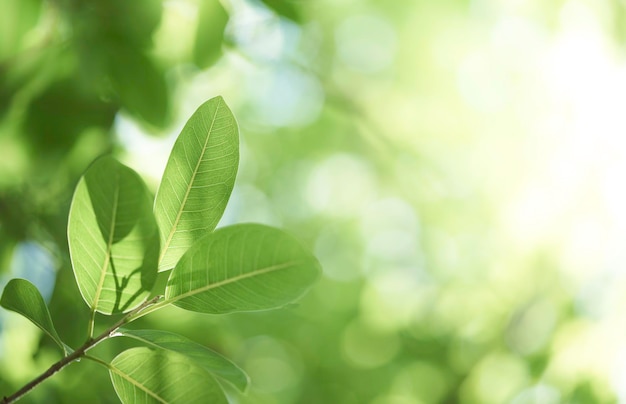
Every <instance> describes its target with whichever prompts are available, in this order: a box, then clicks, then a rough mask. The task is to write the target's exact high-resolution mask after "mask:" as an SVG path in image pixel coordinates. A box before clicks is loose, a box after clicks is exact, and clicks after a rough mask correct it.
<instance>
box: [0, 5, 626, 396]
mask: <svg viewBox="0 0 626 404" xmlns="http://www.w3.org/2000/svg"><path fill="white" fill-rule="evenodd" d="M624 15H625V7H624V2H623V1H618V0H552V1H540V0H532V1H525V2H524V1H495V0H492V1H489V0H480V1H479V0H447V1H437V2H433V1H425V0H420V1H407V0H404V1H395V2H385V1H378V0H368V1H356V0H342V1H327V0H319V1H303V0H302V1H292V0H272V1H269V0H268V1H265V0H263V1H261V0H230V1H223V2H217V1H203V0H168V1H160V0H135V1H124V0H114V1H111V0H108V1H104V0H102V1H101V0H98V1H90V2H84V1H75V0H47V1H44V0H3V2H2V12H1V13H0V264H2V265H1V266H0V274H2V278H1V282H0V283H1V284H5V283H6V282H7V281H8V279H10V278H12V277H24V278H28V279H30V280H31V281H32V282H33V283H34V284H36V285H37V286H38V287H39V289H40V290H41V291H42V293H43V295H44V297H46V298H49V299H50V300H49V301H50V306H51V313H52V317H53V319H54V320H55V322H56V326H57V329H58V331H59V334H60V335H61V337H62V338H63V339H64V340H65V341H67V342H68V343H70V344H71V345H73V346H77V345H78V344H80V343H82V342H83V340H84V338H85V332H86V324H87V320H88V318H87V317H88V313H87V312H86V309H84V308H83V305H82V304H81V301H80V296H79V294H78V289H77V287H76V285H75V282H74V279H73V277H72V274H71V269H70V267H69V261H68V254H67V242H66V222H65V221H66V218H67V212H68V210H69V201H70V199H71V192H72V190H73V188H74V186H75V184H76V182H77V180H78V178H79V176H80V175H81V173H82V172H83V171H84V170H85V168H86V167H87V166H88V164H89V163H90V162H91V161H93V160H94V158H95V157H97V156H99V155H101V154H104V153H114V154H115V155H116V156H117V157H120V158H122V159H123V160H124V161H125V162H126V163H127V164H129V165H130V166H132V167H133V168H135V169H137V170H139V171H140V172H142V173H143V174H145V175H147V176H148V177H149V178H153V179H157V178H159V177H160V175H161V173H162V171H163V168H164V166H165V158H166V157H167V155H168V154H169V151H170V148H171V145H172V142H173V138H174V136H175V134H177V133H178V131H179V129H180V127H181V125H182V123H183V122H184V121H185V120H186V119H187V118H188V116H189V115H190V113H191V112H192V111H193V110H195V108H196V107H197V106H198V105H199V104H200V103H201V102H202V101H204V100H206V99H208V98H211V97H213V96H215V95H218V94H222V95H223V96H224V97H225V99H226V100H227V102H228V103H229V105H232V106H233V112H234V113H235V116H236V117H237V119H238V121H239V125H240V129H241V137H242V139H241V141H242V150H241V152H242V156H241V163H240V171H239V177H238V182H237V184H236V186H235V190H234V193H233V198H232V201H231V205H230V207H229V209H228V210H227V213H226V215H225V217H224V219H223V221H222V224H227V223H232V222H242V221H256V222H262V223H268V224H272V225H277V226H282V227H284V228H286V229H287V230H289V231H290V232H292V233H294V234H295V235H297V236H298V237H299V238H300V239H302V240H303V241H304V242H305V243H306V244H308V245H309V246H311V247H313V248H314V249H315V252H316V255H317V256H318V257H319V259H320V260H321V262H322V264H323V267H324V274H325V275H324V277H323V279H322V280H321V281H320V282H319V283H318V285H317V286H316V287H315V288H314V289H313V290H312V291H311V293H309V295H307V297H306V298H305V299H304V300H303V301H302V302H301V303H300V304H299V305H297V306H295V307H290V308H288V309H285V310H279V311H272V312H266V313H261V314H258V313H257V314H236V315H229V316H223V317H214V316H199V315H196V314H189V313H185V312H181V311H180V310H176V309H175V308H172V309H171V310H170V309H167V310H166V311H164V312H163V313H155V314H154V315H151V316H148V317H146V318H144V319H142V320H141V321H143V324H141V325H143V326H145V327H156V324H159V328H163V327H165V328H168V329H169V328H170V327H171V329H172V330H174V329H175V330H177V331H181V330H182V331H183V333H184V334H185V335H186V336H187V337H189V338H191V339H193V340H195V341H197V342H199V343H202V344H205V345H207V346H209V347H211V348H213V349H215V350H216V351H218V352H223V353H224V354H225V355H226V356H228V357H230V358H233V359H234V360H235V361H236V362H237V363H238V364H240V365H241V366H242V367H243V368H244V369H245V370H246V371H247V372H248V373H249V374H250V376H251V378H252V387H251V389H250V391H249V392H248V394H247V395H240V394H238V393H237V392H235V391H233V392H231V393H230V394H231V398H232V400H233V401H234V402H241V403H262V404H263V403H267V404H273V403H324V402H328V403H348V404H349V403H372V404H383V403H384V404H387V403H389V404H409V403H410V404H414V403H439V402H446V403H453V402H461V403H474V402H480V403H501V402H512V403H516V404H520V403H560V402H567V403H596V402H616V401H619V400H624V399H625V397H626V382H625V380H626V367H625V366H624V361H623V356H624V352H626V339H624V335H626V326H625V325H624V321H623V318H624V314H625V313H626V299H624V296H626V293H625V292H626V282H625V279H626V278H625V277H624V273H625V272H624V264H623V263H624V262H626V253H625V252H624V251H625V250H624V248H623V245H624V241H625V240H626V215H624V209H623V206H624V204H625V203H626V193H624V192H623V191H621V189H623V185H622V184H623V176H624V173H625V172H626V163H625V162H626V145H625V144H624V142H623V140H620V139H622V138H623V133H624V131H625V130H626V124H625V123H624V120H623V118H622V116H623V111H622V109H623V105H625V103H626V100H625V99H624V98H626V91H624V90H625V89H626V79H625V78H624V73H623V72H624V71H626V56H625V54H624V43H625V42H624ZM154 183H155V182H154V181H153V185H154ZM153 190H154V189H153ZM46 291H48V293H46ZM168 310H169V311H168ZM138 326H140V325H138ZM0 342H1V343H0V392H2V394H5V393H8V392H12V391H13V390H15V389H17V388H18V387H19V386H21V385H22V384H24V383H25V382H27V381H28V380H30V379H31V378H33V377H34V376H36V375H37V374H38V373H40V372H42V371H43V370H44V369H45V368H47V366H48V365H49V364H50V363H52V362H53V361H54V360H55V359H56V358H58V357H59V352H58V351H57V350H56V349H55V347H54V345H53V342H51V341H49V340H48V339H46V338H45V337H43V336H42V335H41V333H40V332H39V331H38V330H36V329H34V327H32V326H30V325H29V324H27V323H25V322H23V321H21V320H20V319H19V318H17V317H16V316H13V315H10V314H8V313H6V312H4V311H3V312H2V313H0ZM116 344H118V345H117V346H116ZM132 345H133V343H132V342H129V341H123V340H120V341H116V340H114V341H112V342H108V343H107V345H104V344H103V345H101V346H98V347H97V351H98V352H96V355H98V356H100V357H103V358H108V359H110V358H112V357H113V356H114V354H115V353H116V352H118V351H119V349H118V348H119V347H120V346H123V347H129V346H132ZM83 362H84V361H83ZM106 378H108V375H106V372H103V371H101V370H100V369H99V368H97V367H96V366H95V365H93V364H91V363H82V362H81V363H80V364H77V365H73V366H71V367H69V368H67V369H66V370H63V372H61V373H60V374H58V375H56V376H55V377H54V378H52V379H50V380H49V381H47V382H45V383H44V384H43V385H42V386H40V387H39V388H38V389H36V390H34V391H33V392H32V393H30V395H29V396H27V397H26V398H25V399H24V402H46V403H53V402H104V403H106V402H116V398H115V395H114V393H113V391H112V388H111V386H110V383H108V382H105V379H106Z"/></svg>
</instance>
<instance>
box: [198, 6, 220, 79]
mask: <svg viewBox="0 0 626 404" xmlns="http://www.w3.org/2000/svg"><path fill="white" fill-rule="evenodd" d="M198 19H199V21H198V28H197V29H196V40H195V42H194V48H193V61H194V63H195V64H196V66H198V67H200V68H201V69H204V68H207V67H209V66H210V65H212V64H213V63H215V62H216V61H217V60H218V59H219V57H220V56H221V55H222V41H223V40H224V29H226V24H227V23H228V13H227V12H226V10H224V6H222V3H220V2H219V1H218V0H213V1H202V2H201V4H200V15H199V16H198Z"/></svg>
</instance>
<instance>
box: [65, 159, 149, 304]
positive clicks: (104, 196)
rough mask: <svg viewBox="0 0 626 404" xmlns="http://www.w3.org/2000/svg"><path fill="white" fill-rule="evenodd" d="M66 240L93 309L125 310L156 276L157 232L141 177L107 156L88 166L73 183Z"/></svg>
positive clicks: (143, 296) (142, 297)
mask: <svg viewBox="0 0 626 404" xmlns="http://www.w3.org/2000/svg"><path fill="white" fill-rule="evenodd" d="M68 239H69V246H70V257H71V260H72V267H73V269H74V276H75V277H76V282H77V283H78V287H79V289H80V293H81V295H82V296H83V299H84V300H85V302H87V304H88V305H89V307H91V309H92V311H98V312H100V313H103V314H112V313H119V312H127V311H129V310H132V309H133V308H135V307H136V306H138V305H139V304H141V303H142V302H143V301H144V300H145V299H146V297H147V296H148V295H149V293H150V290H151V289H152V286H153V285H154V281H155V279H156V273H157V271H156V255H157V251H158V232H157V229H156V222H155V220H154V217H153V215H152V209H151V201H150V197H149V194H148V191H147V190H146V187H145V185H144V183H143V181H142V180H141V178H140V177H139V176H138V175H137V173H135V172H134V171H133V170H131V169H130V168H128V167H126V166H124V165H122V164H121V163H119V162H117V161H116V160H115V159H113V158H111V157H103V158H100V159H99V160H97V161H96V162H95V163H94V164H92V165H91V167H89V169H88V170H87V172H86V173H85V175H84V176H83V177H82V178H81V179H80V181H79V183H78V185H77V186H76V191H75V193H74V198H73V200H72V206H71V208H70V215H69V224H68Z"/></svg>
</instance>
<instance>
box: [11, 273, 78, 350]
mask: <svg viewBox="0 0 626 404" xmlns="http://www.w3.org/2000/svg"><path fill="white" fill-rule="evenodd" d="M0 306H2V307H4V308H5V309H7V310H11V311H14V312H16V313H20V314H21V315H23V316H24V317H26V318H27V319H29V320H30V321H32V322H33V324H35V325H36V326H37V327H39V328H41V330H42V331H43V332H45V333H46V334H48V335H49V336H50V338H52V339H53V340H54V342H56V343H57V344H59V346H60V347H61V349H63V351H64V352H65V353H66V354H68V353H69V352H70V349H69V348H68V347H67V346H66V345H65V344H64V343H63V341H61V338H60V337H59V334H57V331H56V329H55V328H54V324H53V323H52V318H51V317H50V312H49V311H48V306H46V303H45V302H44V300H43V297H42V296H41V293H39V290H38V289H37V288H36V287H35V285H33V284H32V283H30V282H29V281H27V280H25V279H11V280H10V281H9V283H7V285H6V286H5V287H4V291H3V292H2V298H0Z"/></svg>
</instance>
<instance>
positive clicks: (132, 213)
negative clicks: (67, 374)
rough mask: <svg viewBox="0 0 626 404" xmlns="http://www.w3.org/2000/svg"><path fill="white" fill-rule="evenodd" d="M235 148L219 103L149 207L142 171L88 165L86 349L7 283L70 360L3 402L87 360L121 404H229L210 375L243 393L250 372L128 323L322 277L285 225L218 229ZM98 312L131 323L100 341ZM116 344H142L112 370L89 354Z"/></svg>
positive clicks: (280, 293)
mask: <svg viewBox="0 0 626 404" xmlns="http://www.w3.org/2000/svg"><path fill="white" fill-rule="evenodd" d="M238 147H239V146H238V130H237V125H236V122H235V119H234V117H233V115H232V113H231V112H230V110H229V108H228V107H227V106H226V104H225V103H224V101H223V99H222V98H221V97H216V98H213V99H211V100H209V101H207V102H206V103H204V104H203V105H201V106H200V107H199V108H198V110H197V111H196V112H195V113H194V114H193V115H192V117H191V118H190V119H189V121H188V122H187V124H186V125H185V127H184V128H183V130H182V132H181V134H180V136H179V137H178V139H177V141H176V143H175V144H174V147H173V150H172V153H171V155H170V158H169V160H168V163H167V166H166V168H165V171H164V174H163V178H162V181H161V184H160V186H159V189H158V192H157V195H156V198H155V201H154V204H152V202H151V197H150V195H149V193H148V191H147V188H146V187H145V185H144V183H143V181H142V180H141V178H140V177H139V175H137V174H136V173H135V172H134V171H133V170H132V169H130V168H128V167H126V166H124V165H122V164H121V163H119V162H118V161H116V160H115V159H113V158H111V157H102V158H100V159H98V160H97V161H96V162H94V163H93V164H92V165H91V166H90V167H89V169H88V170H87V172H86V173H85V174H84V175H83V177H82V178H81V180H80V181H79V183H78V185H77V187H76V190H75V193H74V197H73V200H72V205H71V208H70V213H69V224H68V241H69V250H70V257H71V262H72V267H73V271H74V276H75V278H76V282H77V284H78V287H79V290H80V293H81V295H82V297H83V299H84V301H85V302H86V303H87V305H88V306H89V308H90V311H91V319H90V321H89V324H88V339H87V342H86V343H85V344H84V345H83V346H81V347H79V348H76V350H73V349H72V348H70V347H69V346H67V345H66V344H65V343H64V342H63V341H61V338H60V337H59V335H58V333H57V332H56V330H55V327H54V325H53V322H52V319H51V316H50V314H49V312H48V309H47V307H46V305H45V303H44V300H43V298H42V297H41V295H40V294H39V292H38V290H37V288H36V287H35V286H33V285H32V284H30V283H29V282H28V281H26V280H22V279H14V280H12V281H10V282H9V283H8V284H7V286H6V287H5V289H4V292H3V294H2V298H1V300H0V304H1V305H2V306H3V307H4V308H6V309H9V310H13V311H15V312H18V313H20V314H22V315H24V316H25V317H27V318H28V319H30V320H31V321H32V322H33V323H34V324H36V325H37V326H38V327H40V328H41V329H42V330H43V331H44V332H45V333H47V334H48V335H49V336H50V337H51V338H52V339H53V340H54V341H55V342H56V343H57V344H58V345H59V346H60V347H61V349H63V351H64V354H65V357H64V358H63V359H62V360H61V361H59V362H57V363H56V364H54V365H53V366H52V367H51V368H50V369H49V370H48V371H47V372H46V373H44V374H43V375H42V376H40V378H38V379H36V380H35V381H34V382H33V383H31V385H29V386H25V388H24V389H22V390H20V392H18V393H16V394H15V395H13V396H11V397H9V398H5V402H10V401H11V400H12V399H16V398H19V397H20V396H21V395H22V394H24V393H25V392H26V391H28V389H30V388H32V387H34V385H36V384H37V383H38V382H37V380H39V379H41V380H43V379H45V378H47V377H49V376H51V375H52V374H53V373H54V372H56V371H57V370H60V369H61V368H62V367H63V366H65V365H67V364H69V363H71V362H73V361H75V360H77V359H80V358H81V357H85V358H88V359H91V360H93V361H95V362H97V363H100V364H102V365H103V366H105V367H106V368H107V369H108V370H109V373H110V376H111V381H112V383H113V386H114V388H115V391H116V392H117V394H118V396H119V398H120V399H121V400H122V401H123V402H138V401H140V402H181V403H182V402H185V403H186V402H195V401H199V400H202V401H207V402H215V403H226V402H227V400H226V397H225V395H224V393H223V391H222V388H221V386H220V384H219V382H218V381H217V380H216V379H215V378H214V377H213V376H216V377H217V378H219V379H221V380H225V381H228V382H230V383H232V384H233V385H234V386H236V387H237V388H239V389H241V390H245V388H246V385H247V380H248V379H247V376H246V374H245V373H244V372H243V371H242V370H241V369H240V368H239V367H237V366H236V365H235V364H234V363H232V362H231V361H229V360H228V359H226V358H224V357H222V356H221V355H219V354H218V353H216V352H214V351H212V350H210V349H208V348H206V347H204V346H202V345H199V344H196V343H195V342H193V341H190V340H188V339H186V338H185V337H182V336H180V335H177V334H173V333H169V332H165V331H159V330H131V329H127V328H125V327H123V326H124V325H126V324H127V323H130V322H132V321H133V320H135V319H137V318H139V317H141V316H143V315H145V314H147V313H149V312H152V311H154V310H156V309H159V308H161V307H164V306H167V305H174V306H178V307H180V308H183V309H186V310H191V311H195V312H200V313H209V314H222V313H231V312H239V311H256V310H266V309H272V308H277V307H281V306H284V305H286V304H289V303H290V302H292V301H294V300H295V299H297V298H299V297H300V296H302V295H303V294H304V293H305V292H306V290H307V289H308V288H309V287H310V285H311V284H312V283H313V281H314V280H315V279H316V278H317V276H318V273H319V264H318V262H317V260H316V259H315V257H314V256H313V255H311V254H310V253H309V252H308V251H307V250H306V249H305V248H303V247H302V246H301V245H300V244H299V243H298V242H297V241H296V240H295V239H294V238H292V237H291V236H289V235H287V234H285V233H284V232H282V231H280V230H278V229H275V228H272V227H268V226H264V225H258V224H239V225H233V226H228V227H224V228H220V229H218V230H215V231H214V229H215V227H216V225H217V223H218V221H219V219H220V217H221V216H222V214H223V212H224V209H225V207H226V203H227V201H228V199H229V196H230V194H231V191H232V189H233V186H234V181H235V176H236V172H237V166H238V161H239V150H238ZM166 271H169V276H168V280H167V284H166V286H165V290H164V291H155V290H153V289H154V285H155V281H156V278H157V275H158V273H159V272H166ZM96 313H101V314H105V315H114V314H124V315H123V317H122V319H121V320H119V321H118V322H116V323H115V324H113V325H112V326H110V327H109V328H108V329H106V330H105V331H104V332H103V333H102V334H99V335H97V336H94V328H95V327H94V324H95V319H96ZM119 336H123V337H130V338H134V339H135V340H138V341H141V342H143V343H145V345H147V347H140V348H131V349H128V350H126V351H124V352H122V353H120V354H119V355H118V356H116V357H115V358H114V359H113V360H112V361H111V362H110V363H109V362H106V361H103V360H101V359H99V358H96V357H93V356H90V355H88V354H87V351H88V350H89V349H91V348H93V347H94V346H95V345H96V344H98V343H100V342H101V341H104V340H106V339H108V338H112V337H119ZM41 380H40V381H41Z"/></svg>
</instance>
